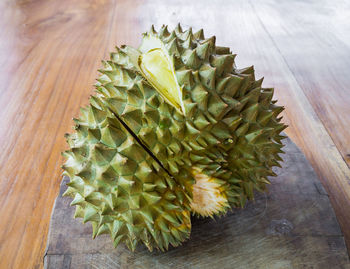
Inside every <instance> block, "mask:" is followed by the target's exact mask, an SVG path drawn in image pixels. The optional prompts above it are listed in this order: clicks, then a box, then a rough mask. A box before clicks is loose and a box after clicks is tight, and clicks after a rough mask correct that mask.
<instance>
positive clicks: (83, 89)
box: [0, 0, 350, 268]
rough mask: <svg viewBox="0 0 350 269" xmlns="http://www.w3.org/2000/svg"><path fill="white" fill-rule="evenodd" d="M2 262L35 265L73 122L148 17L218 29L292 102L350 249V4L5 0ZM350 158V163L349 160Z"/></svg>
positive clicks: (291, 119)
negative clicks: (105, 66) (104, 67)
mask: <svg viewBox="0 0 350 269" xmlns="http://www.w3.org/2000/svg"><path fill="white" fill-rule="evenodd" d="M0 10H1V16H0V82H1V85H2V87H1V88H0V205H1V206H0V216H1V218H0V268H40V267H41V266H42V258H43V255H44V249H45V244H46V239H47V231H48V225H49V219H50V214H51V209H52V206H53V202H54V199H55V197H56V195H57V192H58V189H59V183H60V181H61V177H60V173H61V170H60V165H61V163H62V158H61V156H60V152H61V151H62V150H63V149H64V148H65V147H66V146H65V141H64V138H63V135H64V133H66V132H69V131H70V128H71V126H72V121H71V118H72V117H73V116H77V113H78V108H79V107H80V106H82V105H83V104H86V103H87V100H88V96H89V95H90V94H91V92H92V90H93V87H92V85H93V83H94V79H95V78H96V76H97V71H96V70H97V69H98V67H99V66H100V59H102V58H106V57H107V56H108V52H109V51H111V50H112V49H113V47H114V45H116V44H117V45H121V44H130V45H134V46H137V45H138V42H139V40H140V37H141V35H140V33H142V32H143V31H145V30H146V29H148V28H149V26H150V25H151V24H152V23H153V24H155V25H156V26H157V27H159V26H160V25H161V24H169V25H170V26H174V25H175V24H176V23H177V22H182V23H183V25H184V26H193V27H194V29H199V28H204V29H205V33H206V35H207V36H209V35H213V34H215V35H216V36H217V43H218V44H222V45H226V46H230V47H231V48H232V50H233V51H234V52H235V53H237V54H238V57H237V58H236V59H237V65H238V66H239V67H244V66H248V65H251V64H254V65H255V69H256V71H257V75H258V77H259V76H265V81H264V86H266V87H275V88H276V98H278V99H279V101H280V104H283V105H285V107H286V111H285V113H284V116H285V118H284V119H285V122H286V123H288V124H289V125H290V127H289V128H288V129H287V130H286V132H287V134H288V135H289V136H290V137H291V138H292V140H293V141H295V142H296V144H297V145H298V146H299V147H300V148H301V149H302V151H303V152H304V153H305V155H306V157H307V158H308V160H310V162H311V164H312V166H313V167H314V169H315V171H316V173H317V175H318V177H319V179H320V180H321V182H322V184H323V185H324V187H325V189H326V191H327V193H328V194H329V196H330V200H331V202H332V205H333V207H334V209H335V212H336V215H337V218H338V220H339V222H340V225H341V228H342V230H343V232H344V234H345V238H346V240H347V244H348V246H350V185H349V183H350V171H349V166H348V164H349V158H348V157H347V156H348V155H347V154H349V151H347V150H349V146H350V134H349V128H348V126H350V117H349V107H350V101H349V96H350V90H349V87H348V85H350V76H349V70H350V61H349V59H350V26H349V19H348V18H349V17H350V16H349V15H350V6H349V3H348V1H346V0H336V1H335V0H317V1H316V0H307V1H298V0H290V1H277V0H261V1H254V0H248V1H247V0H235V1H228V0H226V1H224V0H219V1H214V0H202V1H188V0H174V1H164V0H157V1H151V0H149V1H146V0H145V1H131V0H130V1H127V0H120V1H108V0H95V1H92V0H91V1H86V0H50V1H43V0H27V1H26V0H4V1H1V2H0ZM347 162H348V163H347Z"/></svg>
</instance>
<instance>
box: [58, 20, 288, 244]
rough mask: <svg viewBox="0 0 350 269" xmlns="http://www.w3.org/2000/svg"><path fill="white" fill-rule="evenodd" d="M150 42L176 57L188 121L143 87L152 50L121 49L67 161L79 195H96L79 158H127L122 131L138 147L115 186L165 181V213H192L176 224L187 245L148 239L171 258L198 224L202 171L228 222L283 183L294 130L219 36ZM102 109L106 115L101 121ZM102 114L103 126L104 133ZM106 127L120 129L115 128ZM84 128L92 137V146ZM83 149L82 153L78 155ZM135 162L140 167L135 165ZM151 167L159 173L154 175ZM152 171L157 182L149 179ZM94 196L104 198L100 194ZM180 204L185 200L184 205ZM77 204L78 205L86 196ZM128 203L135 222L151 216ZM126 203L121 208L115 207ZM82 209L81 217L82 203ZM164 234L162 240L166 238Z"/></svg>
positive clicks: (93, 162)
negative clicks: (273, 181)
mask: <svg viewBox="0 0 350 269" xmlns="http://www.w3.org/2000/svg"><path fill="white" fill-rule="evenodd" d="M147 38H157V39H159V40H160V41H161V43H162V44H164V47H165V48H166V50H167V53H168V55H169V57H171V59H172V61H173V63H174V69H175V72H176V77H177V81H178V83H179V86H180V87H181V89H182V102H183V109H184V111H182V112H181V111H179V110H178V109H176V108H174V107H173V106H172V105H171V104H169V103H168V102H167V100H165V99H164V98H163V96H162V95H161V94H160V93H159V92H158V91H157V90H156V89H155V88H154V87H152V85H151V84H150V82H149V81H147V80H146V79H145V78H144V76H143V74H142V72H141V70H140V67H139V62H138V61H139V58H138V57H139V55H140V54H142V53H144V52H145V51H143V50H145V49H147V48H145V45H144V44H143V45H141V47H140V50H136V49H133V48H131V47H127V46H123V47H121V48H116V51H115V52H113V53H111V57H110V60H109V61H105V62H103V68H102V69H101V70H100V72H101V74H102V75H101V76H100V77H99V78H98V82H97V84H96V89H97V94H96V95H95V96H94V97H93V98H92V99H91V107H89V108H88V109H87V110H84V111H83V113H82V118H81V119H80V120H78V121H77V134H76V135H72V136H70V137H69V139H68V140H69V144H70V146H71V148H72V149H71V151H68V152H67V153H65V155H67V156H70V157H69V158H68V160H67V163H66V164H65V166H64V169H65V170H66V172H67V173H68V174H69V176H70V177H71V179H72V182H74V180H76V181H78V182H79V184H80V185H79V184H78V185H79V187H80V188H83V186H84V188H85V187H86V186H89V185H86V184H87V181H84V180H83V178H81V176H80V174H81V171H80V170H79V169H80V166H79V165H80V159H79V158H82V157H81V156H80V155H79V154H80V152H81V151H84V150H85V148H87V147H88V148H89V150H88V151H89V153H90V154H92V155H89V156H93V155H98V154H97V152H98V153H99V156H101V158H106V156H109V155H108V151H107V152H104V151H101V153H100V152H99V148H100V147H102V148H104V147H107V148H108V149H113V150H114V151H115V152H120V151H121V148H120V147H121V145H120V144H117V143H115V142H113V141H118V139H120V138H119V136H118V137H114V136H113V135H109V133H111V130H112V129H111V128H112V127H113V128H117V130H118V135H119V132H120V133H122V134H120V135H121V136H123V135H124V136H126V137H127V139H128V141H130V142H129V144H130V146H128V147H127V154H121V155H122V157H121V158H120V159H114V161H115V162H116V164H115V165H114V167H113V169H111V170H110V172H109V173H108V175H109V176H111V177H112V178H114V177H115V175H119V173H120V171H119V170H120V169H122V170H123V171H126V172H127V174H128V176H129V177H131V178H132V179H130V180H131V181H133V182H134V181H135V180H134V179H133V177H135V176H136V173H135V171H142V172H140V175H139V176H138V177H137V178H138V180H139V181H141V182H143V184H146V185H147V184H151V185H155V188H157V189H158V188H159V185H158V184H159V183H158V182H157V180H158V181H159V182H166V186H164V187H163V189H162V188H161V189H162V191H163V192H161V191H160V192H159V193H158V194H157V195H158V196H159V197H161V198H162V199H161V201H162V202H163V203H164V204H171V205H176V206H179V207H180V208H186V210H184V211H183V212H186V213H185V216H186V217H183V218H182V217H181V216H180V215H178V214H177V215H176V216H177V219H178V221H180V223H179V226H178V227H180V228H181V229H182V230H181V229H180V228H179V229H180V231H181V236H180V237H175V235H174V236H173V237H171V238H172V239H174V238H175V240H173V241H171V240H169V239H168V237H164V236H163V237H160V236H158V237H159V238H163V239H164V238H166V239H164V240H163V239H162V240H163V241H162V242H161V243H159V242H158V241H156V240H155V239H154V237H153V239H152V240H153V241H152V242H150V241H149V242H146V241H144V240H143V239H142V241H143V242H144V243H145V244H146V245H147V244H148V246H149V247H150V249H151V248H152V246H155V247H159V248H161V249H164V248H166V247H167V245H168V243H169V242H170V243H172V244H173V245H176V244H178V243H179V242H181V241H183V240H184V239H185V238H187V237H188V234H189V231H190V224H189V219H188V211H187V210H188V209H189V204H190V203H191V198H192V186H193V184H194V183H195V177H194V176H193V173H191V171H193V168H195V169H199V170H200V171H201V172H202V173H204V174H205V175H207V176H209V177H210V178H213V180H215V183H216V185H217V186H220V191H221V192H222V194H223V195H224V196H225V197H226V198H227V199H228V202H229V204H225V206H223V208H221V209H220V210H218V211H216V212H213V213H215V214H223V213H225V212H226V211H227V210H228V209H229V208H230V207H242V206H244V204H245V202H246V200H247V199H253V192H254V190H259V191H263V190H265V186H266V184H268V183H269V181H268V179H267V177H268V176H273V175H274V173H273V172H272V167H273V166H278V165H279V164H278V161H280V160H281V158H280V157H279V155H278V154H279V153H282V150H281V148H282V146H283V145H282V143H281V139H283V136H282V135H280V133H281V131H282V130H283V129H284V128H285V127H286V126H285V125H284V124H283V123H281V118H279V116H278V115H279V113H280V112H281V111H282V110H283V108H282V107H280V106H277V105H276V104H275V101H272V96H273V89H268V88H262V79H260V80H256V79H255V76H254V69H253V67H248V68H244V69H237V68H236V66H235V64H234V58H235V55H234V54H232V53H231V52H230V49H229V48H226V47H218V46H216V45H215V37H211V38H208V39H205V38H204V34H203V31H202V30H200V31H198V32H196V33H192V29H191V28H190V29H188V30H187V31H182V29H181V27H180V26H178V27H177V28H176V29H175V30H174V31H172V32H169V31H168V30H167V27H166V26H163V27H162V28H161V29H160V30H159V32H156V31H155V30H154V29H153V27H152V29H151V30H150V31H149V32H148V33H146V34H144V37H143V39H144V43H145V40H147ZM96 109H97V110H98V113H96V112H95V110H96ZM97 114H98V115H97ZM92 115H93V116H92ZM94 115H96V117H97V118H98V119H99V120H100V121H101V122H103V124H104V125H103V129H102V128H101V127H100V126H102V125H101V124H100V123H98V121H97V119H96V118H95V116H94ZM107 119H108V120H107ZM105 121H108V122H110V121H112V122H113V124H114V125H111V124H108V123H105ZM82 126H84V127H82ZM86 126H88V127H86ZM116 126H117V127H116ZM81 128H83V129H84V133H86V134H87V135H86V136H84V137H83V136H82V131H81ZM113 130H114V129H113ZM96 133H97V134H96ZM107 133H108V135H107ZM72 137H74V139H73V138H72ZM75 141H76V142H75ZM77 143H78V144H79V147H78V148H79V150H77V149H75V148H76V147H77V146H76V145H77ZM91 145H92V146H91ZM82 149H84V150H82ZM123 150H124V149H123ZM124 151H125V150H124ZM124 151H123V152H124ZM75 152H79V154H78V153H75ZM76 154H78V155H76ZM84 154H85V151H84ZM118 156H119V155H118ZM140 156H142V158H141V157H140ZM107 159H108V157H107ZM98 162H99V161H98V159H97V158H95V157H91V158H90V159H89V162H88V163H89V164H88V165H85V172H86V173H90V174H91V171H92V170H93V171H95V170H94V169H95V166H97V167H99V163H98ZM118 162H119V163H123V162H125V163H126V165H119V166H118V165H117V163H118ZM129 162H130V163H132V164H133V165H135V167H136V168H135V167H134V166H132V165H129V164H128V163H129ZM69 165H70V166H69ZM89 165H90V166H89ZM154 166H155V167H157V168H154ZM145 167H152V171H151V170H148V169H145ZM153 168H154V169H153ZM97 170H100V167H99V168H98V169H97ZM144 170H147V171H148V172H147V173H149V174H145V172H144ZM102 175H103V173H102V174H101V173H95V174H94V178H90V179H91V180H92V182H94V183H96V182H103V183H104V184H105V181H106V179H105V178H104V177H103V176H102ZM128 180H129V179H128ZM168 181H170V182H172V183H168ZM135 182H138V181H137V180H136V181H135ZM70 184H71V185H72V186H71V188H70V190H69V191H70V192H71V193H72V194H75V195H76V193H77V192H79V191H81V190H80V189H79V188H78V187H76V188H74V187H75V186H73V185H74V183H70ZM118 184H119V181H118V180H117V181H114V183H113V184H111V186H114V188H115V189H117V190H118V189H123V187H121V185H118ZM123 184H125V183H123ZM123 186H124V185H123ZM167 190H169V192H170V193H172V194H173V195H170V194H169V195H170V196H171V197H172V198H174V197H175V198H174V199H173V200H169V199H168V200H167V199H166V198H165V196H164V193H165V192H166V191H167ZM95 192H96V193H97V194H96V195H99V197H100V196H101V193H100V190H99V189H97V190H96V191H95ZM137 193H138V194H139V193H140V191H139V190H138V192H137ZM102 194H103V193H102ZM108 194H109V193H108ZM179 194H180V195H179ZM80 195H81V193H80ZM181 195H182V198H179V196H181ZM166 197H168V196H166ZM76 199H78V200H79V199H80V196H79V195H78V198H75V200H76ZM98 199H100V198H98ZM98 199H97V200H98ZM103 199H104V198H103ZM128 199H131V197H130V196H125V198H124V200H123V202H125V203H126V204H128V206H126V207H125V208H123V210H124V209H125V210H129V211H130V210H131V211H132V210H133V211H132V212H134V213H135V214H138V215H142V214H143V213H144V212H143V211H142V209H141V208H137V207H136V208H133V205H132V202H130V201H128ZM119 202H120V201H119V200H118V201H116V205H118V203H119ZM85 203H86V202H85ZM146 203H147V201H146ZM105 204H106V203H105ZM84 205H85V206H86V205H87V204H84ZM103 206H104V205H103V204H102V203H100V204H97V205H95V209H97V211H98V210H100V211H103ZM77 208H78V211H79V210H80V211H82V210H81V208H82V207H81V206H80V205H79V204H77ZM130 208H132V209H130ZM110 209H111V210H110V211H111V212H112V213H113V214H117V215H118V214H121V213H120V212H118V211H116V209H112V208H110ZM129 211H127V212H129ZM157 212H158V213H159V211H157ZM165 213H166V214H168V215H171V214H175V213H174V211H169V212H168V211H166V210H165ZM194 213H196V212H194ZM84 214H86V210H85V211H84ZM123 214H124V213H123ZM128 214H129V213H128ZM155 214H156V213H155ZM211 215H212V214H211ZM78 216H80V215H79V214H78ZM160 216H161V214H160ZM127 218H128V217H124V216H123V218H122V220H121V222H120V223H121V224H120V225H126V223H128V222H127V220H128V219H127ZM88 220H89V219H88ZM144 220H146V219H144ZM93 221H94V220H93ZM93 223H95V224H93V225H95V226H96V227H97V226H98V227H99V228H98V231H100V230H101V229H102V230H103V229H105V230H103V231H107V232H108V231H110V230H113V229H112V228H109V229H107V228H101V225H100V224H98V222H97V221H95V222H93ZM129 223H131V222H130V220H129ZM144 223H145V224H144V225H143V226H142V227H143V228H144V227H146V223H148V224H149V222H146V221H145V222H144ZM166 225H168V226H167V228H166V229H165V228H164V227H165V226H164V227H163V230H164V229H165V230H169V225H172V224H171V222H169V221H168V222H166ZM103 227H106V226H103ZM109 227H112V226H109ZM125 227H126V226H125ZM147 227H148V226H147ZM150 227H153V228H155V231H157V232H159V231H160V230H161V227H160V225H156V224H153V223H151V224H150ZM172 227H173V226H172ZM174 227H175V226H174ZM125 229H126V228H125ZM179 229H177V230H179ZM102 230H101V231H102ZM134 230H135V229H134V228H133V226H130V227H129V231H128V232H129V234H128V235H127V236H125V237H122V239H123V240H125V242H126V243H127V245H128V246H129V247H130V248H131V249H134V245H133V244H136V241H137V240H140V238H141V233H137V234H135V236H134V233H135V232H134ZM146 230H147V229H146ZM163 230H161V232H165V230H164V231H163ZM147 231H148V230H147ZM95 234H98V232H96V233H95ZM125 234H127V233H125ZM168 234H171V233H168ZM162 235H163V234H162ZM127 237H128V238H129V239H126V238H127ZM131 238H134V239H131ZM135 238H136V239H135ZM113 239H114V240H115V242H116V244H118V240H116V238H115V237H114V238H113ZM120 240H121V239H120ZM123 240H121V241H123ZM132 240H134V241H132ZM135 240H136V241H135ZM157 240H160V239H157ZM132 242H135V243H132Z"/></svg>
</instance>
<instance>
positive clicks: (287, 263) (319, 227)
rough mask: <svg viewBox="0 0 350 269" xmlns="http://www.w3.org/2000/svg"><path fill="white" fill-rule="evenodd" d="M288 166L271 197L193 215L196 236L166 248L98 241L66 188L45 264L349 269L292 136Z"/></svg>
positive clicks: (326, 206) (326, 205) (321, 194)
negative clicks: (221, 212) (219, 213)
mask: <svg viewBox="0 0 350 269" xmlns="http://www.w3.org/2000/svg"><path fill="white" fill-rule="evenodd" d="M285 151H286V154H285V156H284V160H285V163H284V168H282V169H281V168H278V169H275V170H276V173H277V174H279V176H278V177H277V178H274V179H273V180H272V184H271V185H270V188H269V193H268V194H261V193H260V194H258V195H257V196H256V199H255V201H254V202H249V203H248V205H247V206H246V208H245V209H242V210H234V211H233V212H231V213H228V214H227V215H226V216H224V217H221V218H216V220H212V219H210V218H195V217H194V218H192V233H191V237H190V239H189V240H188V241H187V242H185V243H184V244H183V245H182V246H180V247H177V248H171V249H170V250H169V251H167V252H164V253H162V252H158V251H154V252H152V253H150V252H149V251H148V250H147V248H146V247H142V246H139V247H138V248H137V250H136V252H135V253H132V252H130V251H129V250H128V249H127V248H126V247H125V246H124V245H120V246H119V247H118V248H117V249H114V247H113V244H112V241H111V239H110V238H109V236H107V235H103V236H101V237H98V238H97V239H95V240H92V238H91V234H92V229H91V227H90V224H85V225H84V224H82V223H81V220H77V219H73V215H74V207H70V206H69V204H70V202H71V198H68V197H65V198H63V197H62V196H61V195H62V193H63V192H64V191H65V189H66V186H65V183H67V182H68V181H69V180H68V178H66V179H65V180H64V181H63V182H62V185H61V190H60V195H59V196H58V198H57V200H56V203H55V207H54V211H53V215H52V218H51V224H50V232H49V238H48V246H47V252H46V256H45V268H47V269H50V268H55V269H60V268H66V269H69V268H78V269H79V268H105V269H109V268H111V269H112V268H315V269H317V268H328V267H329V268H350V262H349V258H348V255H347V250H346V246H345V242H344V238H343V235H342V233H341V230H340V228H339V225H338V223H337V221H336V217H335V215H334V212H333V210H332V207H331V205H330V202H329V199H328V196H327V195H326V193H325V191H324V189H323V187H322V185H321V184H320V182H319V180H318V178H317V176H316V174H315V172H314V171H313V169H312V167H311V166H310V164H309V163H308V162H307V160H306V159H305V157H304V155H303V154H302V153H301V152H300V150H299V149H298V148H297V147H296V146H295V145H294V144H293V143H292V142H291V141H290V140H289V139H288V140H287V141H286V147H285Z"/></svg>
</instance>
